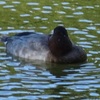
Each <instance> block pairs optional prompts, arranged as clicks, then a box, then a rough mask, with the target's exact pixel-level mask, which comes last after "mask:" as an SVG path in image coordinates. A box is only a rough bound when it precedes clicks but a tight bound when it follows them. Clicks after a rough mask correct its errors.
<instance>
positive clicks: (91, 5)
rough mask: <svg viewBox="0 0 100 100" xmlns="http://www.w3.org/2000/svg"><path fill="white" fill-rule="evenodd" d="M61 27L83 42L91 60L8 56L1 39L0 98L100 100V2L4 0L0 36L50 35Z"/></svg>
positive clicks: (1, 11)
mask: <svg viewBox="0 0 100 100" xmlns="http://www.w3.org/2000/svg"><path fill="white" fill-rule="evenodd" d="M58 25H63V26H65V27H66V29H67V30H68V33H69V36H70V38H71V39H72V41H73V42H74V43H76V44H77V45H79V46H82V47H83V48H84V49H85V50H86V52H87V56H88V61H87V62H85V63H82V64H69V65H68V64H50V63H48V64H47V63H43V62H29V61H23V60H22V59H18V58H15V57H12V56H9V55H7V53H6V48H5V45H4V44H3V43H0V100H56V99H57V100H75V99H76V100H81V99H82V100H86V99H87V100H89V99H100V68H99V67H100V39H99V37H100V1H99V0H95V1H94V0H91V1H90V0H88V1H87V0H85V1H82V0H80V1H79V0H75V1H74V0H41V1H40V0H27V1H26V0H20V1H19V0H0V36H3V35H9V36H10V35H14V34H15V33H19V32H24V31H35V32H40V33H44V34H49V33H51V31H52V30H53V29H54V28H55V27H56V26H58Z"/></svg>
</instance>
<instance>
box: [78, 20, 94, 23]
mask: <svg viewBox="0 0 100 100" xmlns="http://www.w3.org/2000/svg"><path fill="white" fill-rule="evenodd" d="M79 22H84V23H92V22H93V21H92V20H88V19H79Z"/></svg>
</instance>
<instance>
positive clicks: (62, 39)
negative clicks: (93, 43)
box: [48, 26, 72, 57]
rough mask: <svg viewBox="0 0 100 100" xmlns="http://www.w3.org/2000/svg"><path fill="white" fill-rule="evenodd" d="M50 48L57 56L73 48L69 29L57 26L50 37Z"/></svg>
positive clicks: (63, 54)
mask: <svg viewBox="0 0 100 100" xmlns="http://www.w3.org/2000/svg"><path fill="white" fill-rule="evenodd" d="M48 43H49V49H50V51H51V53H52V54H53V55H54V56H55V57H62V56H65V55H66V54H68V53H69V52H70V51H71V50H72V42H71V41H70V39H69V37H68V33H67V30H66V29H65V28H64V27H63V26H57V27H56V28H55V29H54V32H53V34H52V35H51V36H50V37H49V41H48Z"/></svg>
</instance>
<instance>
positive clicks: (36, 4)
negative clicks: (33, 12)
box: [27, 2, 39, 6]
mask: <svg viewBox="0 0 100 100" xmlns="http://www.w3.org/2000/svg"><path fill="white" fill-rule="evenodd" d="M27 5H29V6H38V5H39V3H38V2H29V3H27Z"/></svg>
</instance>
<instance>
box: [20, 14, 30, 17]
mask: <svg viewBox="0 0 100 100" xmlns="http://www.w3.org/2000/svg"><path fill="white" fill-rule="evenodd" d="M20 16H21V17H29V16H31V15H30V14H20Z"/></svg>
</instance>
